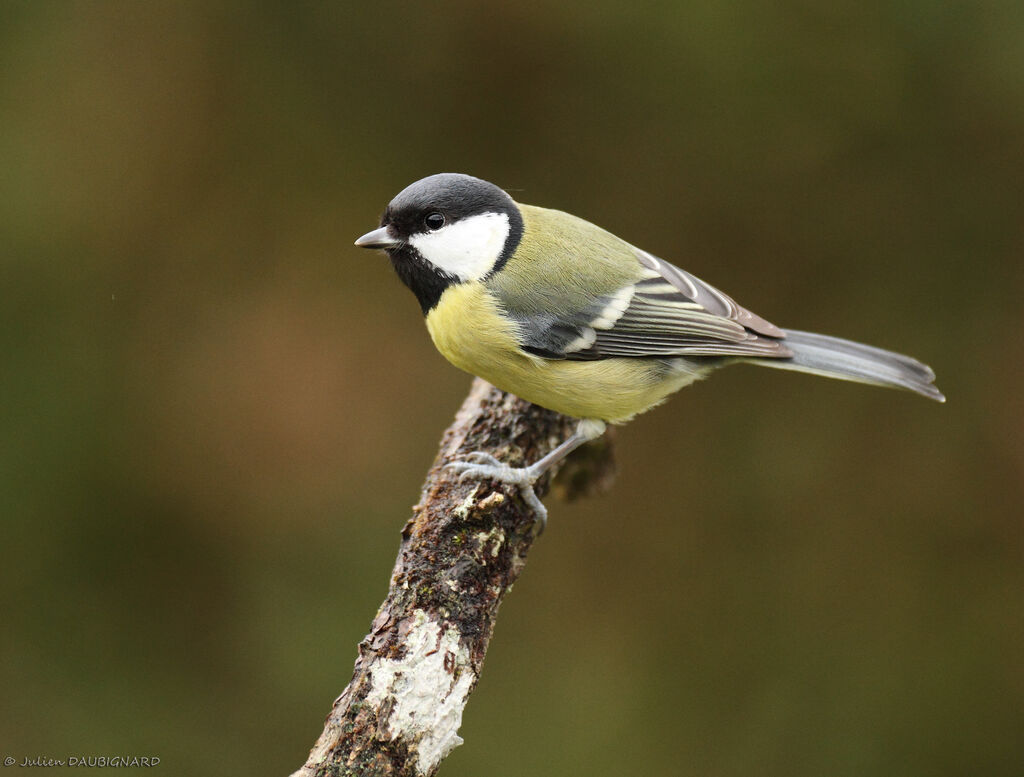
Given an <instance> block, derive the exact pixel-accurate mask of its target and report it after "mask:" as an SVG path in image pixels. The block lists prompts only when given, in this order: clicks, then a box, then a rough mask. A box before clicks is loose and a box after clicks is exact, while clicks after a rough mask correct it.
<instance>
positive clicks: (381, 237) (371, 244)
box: [356, 227, 402, 248]
mask: <svg viewBox="0 0 1024 777" xmlns="http://www.w3.org/2000/svg"><path fill="white" fill-rule="evenodd" d="M401 244H402V241H401V240H396V239H395V238H393V237H391V235H389V234H388V228H387V227H380V228H379V229H375V230H373V232H367V233H366V234H365V235H363V236H362V237H361V238H359V239H358V240H357V241H356V245H357V246H359V247H360V248H394V247H395V246H399V245H401Z"/></svg>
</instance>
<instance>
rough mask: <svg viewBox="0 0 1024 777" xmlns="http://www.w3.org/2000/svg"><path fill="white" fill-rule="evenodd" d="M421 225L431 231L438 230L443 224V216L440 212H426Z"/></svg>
mask: <svg viewBox="0 0 1024 777" xmlns="http://www.w3.org/2000/svg"><path fill="white" fill-rule="evenodd" d="M423 226H425V227H426V228H427V229H429V230H431V231H432V232H433V231H434V230H438V229H440V228H441V227H443V226H444V216H443V215H442V214H440V213H428V214H427V215H426V216H424V217H423Z"/></svg>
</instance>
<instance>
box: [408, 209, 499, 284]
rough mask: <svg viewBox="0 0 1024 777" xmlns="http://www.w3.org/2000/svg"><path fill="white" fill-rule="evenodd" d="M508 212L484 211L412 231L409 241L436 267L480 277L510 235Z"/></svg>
mask: <svg viewBox="0 0 1024 777" xmlns="http://www.w3.org/2000/svg"><path fill="white" fill-rule="evenodd" d="M508 233H509V223H508V216H506V215H505V214H504V213H481V214H479V215H476V216H470V217H469V218H465V219H462V220H461V221H456V222H455V223H454V224H448V225H447V226H444V227H441V229H439V230H437V231H436V232H424V233H422V234H419V235H413V236H412V237H411V238H409V242H410V243H411V244H412V245H413V247H414V248H415V249H416V250H417V251H419V253H420V256H422V257H423V258H424V259H426V260H427V261H428V262H430V263H431V264H432V265H434V266H435V267H437V268H439V269H441V270H444V271H445V272H446V273H448V274H449V275H454V276H455V277H457V278H459V279H460V280H463V281H470V280H479V279H480V278H483V277H484V276H485V275H487V273H489V272H490V271H491V269H492V268H493V267H494V265H495V263H496V262H497V261H498V257H499V256H501V252H502V250H503V249H504V248H505V241H506V240H507V239H508Z"/></svg>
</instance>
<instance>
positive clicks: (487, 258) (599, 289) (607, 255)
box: [355, 173, 945, 529]
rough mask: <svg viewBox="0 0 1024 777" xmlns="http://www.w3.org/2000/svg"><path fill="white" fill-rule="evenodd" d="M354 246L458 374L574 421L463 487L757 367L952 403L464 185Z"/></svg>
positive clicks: (449, 187) (430, 189) (499, 192)
mask: <svg viewBox="0 0 1024 777" xmlns="http://www.w3.org/2000/svg"><path fill="white" fill-rule="evenodd" d="M355 245H357V246H359V247H362V248H368V249H380V250H383V251H384V252H385V253H386V254H387V256H388V257H389V259H390V260H391V264H392V266H393V267H394V270H395V272H396V273H397V275H398V277H399V278H400V279H401V281H402V282H403V283H404V284H405V285H406V286H407V287H408V288H409V289H410V290H411V291H412V293H413V294H414V295H415V297H416V299H417V301H418V302H419V305H420V308H421V309H422V311H423V316H424V319H425V321H426V326H427V331H428V332H429V333H430V337H431V339H432V340H433V342H434V345H435V346H436V348H437V350H438V351H440V352H441V354H442V355H443V356H444V357H445V358H446V359H447V360H448V361H449V362H451V363H452V364H453V365H455V366H456V367H458V368H459V369H462V370H464V371H466V372H468V373H470V374H473V375H477V376H479V377H481V378H483V379H484V380H486V381H488V382H489V383H491V384H492V385H494V386H496V387H498V388H499V389H502V390H503V391H507V392H509V393H512V394H515V395H517V396H519V397H520V398H522V399H525V400H527V401H529V402H532V403H534V404H537V405H540V406H541V407H545V408H548V409H550V410H554V411H557V412H559V413H563V414H565V415H568V416H571V417H573V418H575V419H577V424H576V428H575V431H574V432H573V433H572V434H571V435H570V436H569V437H568V438H567V439H566V440H564V441H563V442H562V443H561V444H560V445H558V446H557V447H556V448H554V450H552V451H551V452H550V453H549V454H547V455H546V456H544V457H542V458H540V459H539V460H537V461H535V462H534V463H533V464H530V465H529V466H524V467H512V466H509V465H508V464H505V463H502V462H501V461H498V460H497V459H496V458H495V457H493V456H491V455H490V454H488V453H485V452H482V451H477V452H473V453H470V454H469V455H468V456H466V457H465V458H464V459H461V460H458V461H455V462H452V463H450V464H449V465H448V466H449V467H450V468H451V469H453V470H454V472H455V473H456V474H457V475H458V476H459V477H460V479H466V478H469V479H475V480H491V481H497V482H500V483H508V484H511V485H514V486H517V487H518V488H519V491H520V493H521V495H522V498H523V500H524V502H525V503H526V504H527V505H528V506H530V507H531V508H532V509H533V511H534V512H535V514H536V515H537V516H538V520H539V522H540V526H541V529H543V527H544V526H545V525H546V522H547V510H546V509H545V507H544V505H543V503H542V502H541V501H540V499H539V498H538V497H537V495H536V492H535V491H534V484H535V483H536V481H537V480H538V478H540V477H541V475H543V474H544V473H545V472H546V471H547V470H548V469H550V468H551V467H552V466H553V465H555V464H557V463H558V462H560V461H561V460H563V459H564V458H565V457H566V456H567V455H569V454H570V453H571V452H572V451H573V450H575V449H576V448H578V447H579V446H581V445H583V444H585V443H587V442H590V441H591V440H594V439H596V438H598V437H600V436H601V435H602V434H603V433H604V432H605V430H606V428H607V425H608V424H622V423H625V422H627V421H629V420H630V419H632V418H633V417H634V416H636V415H638V414H640V413H643V412H645V411H647V410H650V409H651V408H654V407H656V406H657V405H659V404H661V403H662V402H663V401H665V400H666V399H667V398H668V397H669V396H671V395H672V394H674V393H675V392H676V391H678V390H679V389H681V388H683V387H684V386H687V385H689V384H691V383H693V382H694V381H696V380H699V379H701V378H704V377H706V376H707V375H708V374H710V373H711V372H713V371H715V370H717V369H720V368H722V367H726V366H728V365H731V364H737V363H747V364H756V365H760V366H764V367H774V368H779V369H784V370H796V371H799V372H808V373H814V374H816V375H823V376H825V377H829V378H838V379H841V380H850V381H856V382H860V383H869V384H874V385H879V386H889V387H894V388H901V389H906V390H909V391H913V392H916V393H918V394H921V395H923V396H925V397H928V398H929V399H933V400H936V401H938V402H944V401H945V397H944V396H943V395H942V393H941V392H940V391H939V390H938V388H936V386H935V385H934V380H935V373H934V372H933V371H932V369H931V368H930V367H928V366H927V365H925V364H922V363H921V362H919V361H917V360H916V359H913V358H911V357H909V356H904V355H902V354H899V353H895V352H893V351H887V350H884V349H881V348H875V347H873V346H870V345H864V344H862V343H858V342H854V341H851V340H843V339H840V338H838V337H830V336H828V335H822V334H815V333H812V332H802V331H798V330H794V329H782V328H780V327H778V326H776V325H775V324H773V323H771V322H769V321H768V320H766V319H764V318H762V317H761V316H758V315H756V314H755V313H752V312H750V311H749V310H747V309H746V308H744V307H742V306H740V305H739V304H737V303H736V302H735V301H734V300H733V299H732V297H730V296H728V295H727V294H725V293H724V292H721V291H719V290H718V289H716V288H715V287H714V286H712V285H711V284H709V283H706V282H704V281H702V280H700V279H699V278H697V277H696V276H695V275H692V274H691V273H689V272H687V271H686V270H683V269H681V268H679V267H676V266H675V265H673V264H670V263H669V262H667V261H665V260H663V259H660V258H658V257H657V256H655V255H653V254H651V253H648V252H647V251H645V250H643V249H641V248H637V247H636V246H634V245H632V244H630V243H629V242H627V241H625V240H623V239H621V238H619V237H616V236H615V235H613V234H612V233H611V232H608V231H606V230H604V229H602V228H601V227H599V226H597V225H595V224H592V223H590V222H589V221H586V220H584V219H582V218H579V217H577V216H573V215H571V214H569V213H565V212H563V211H559V210H552V209H548V208H542V207H537V206H533V205H525V204H521V203H518V202H516V201H515V200H514V199H513V198H512V197H511V196H510V195H509V194H508V193H507V192H506V191H504V190H503V189H501V188H500V187H499V186H496V185H495V184H493V183H489V182H487V181H484V180H482V179H480V178H475V177H473V176H470V175H465V174H462V173H439V174H436V175H431V176H428V177H426V178H423V179H421V180H418V181H416V182H415V183H412V184H410V185H409V186H407V187H406V188H405V189H403V190H402V191H400V192H399V193H398V194H397V195H396V196H395V197H394V199H392V200H391V202H390V203H389V204H388V206H387V207H386V209H385V210H384V213H383V216H382V217H381V220H380V226H379V227H378V228H377V229H374V230H372V231H370V232H367V233H366V234H365V235H363V236H362V237H360V238H359V239H357V240H356V241H355Z"/></svg>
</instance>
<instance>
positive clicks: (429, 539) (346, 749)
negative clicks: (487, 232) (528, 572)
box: [293, 379, 611, 777]
mask: <svg viewBox="0 0 1024 777" xmlns="http://www.w3.org/2000/svg"><path fill="white" fill-rule="evenodd" d="M575 423H576V422H575V420H574V419H571V418H568V417H566V416H563V415H560V414H558V413H554V412H552V411H549V410H545V409H543V408H540V407H537V406H536V405H532V404H529V403H527V402H524V401H522V400H520V399H518V398H516V397H514V396H512V395H510V394H506V393H504V392H501V391H499V390H498V389H495V388H494V387H493V386H491V385H490V384H488V383H486V382H484V381H482V380H479V379H477V380H476V381H475V382H474V383H473V387H472V389H471V391H470V394H469V396H468V397H467V398H466V401H465V402H464V403H463V405H462V408H461V409H460V410H459V412H458V414H457V415H456V417H455V421H454V423H453V424H452V426H451V427H449V429H448V430H447V431H446V432H445V434H444V437H443V439H442V441H441V447H440V451H439V452H438V455H437V458H436V459H435V461H434V464H433V466H432V467H431V469H430V472H429V473H428V475H427V479H426V482H425V484H424V486H423V494H422V497H421V499H420V501H419V504H417V505H416V506H415V507H414V508H413V515H412V517H411V518H410V519H409V521H408V523H406V525H405V528H404V529H403V530H402V542H401V546H400V548H399V553H398V559H397V561H396V563H395V567H394V570H393V572H392V574H391V585H390V588H389V590H388V594H387V598H386V599H385V600H384V602H383V604H381V606H380V609H379V610H378V612H377V616H376V617H375V618H374V620H373V624H372V626H371V628H370V633H369V634H367V635H366V637H365V638H364V639H363V641H362V642H361V643H360V644H359V656H358V658H357V660H356V665H355V671H354V672H353V675H352V680H351V682H350V683H349V684H348V687H346V688H345V690H344V691H343V692H342V694H341V695H340V696H339V697H338V699H337V700H336V701H335V703H334V708H333V709H332V710H331V713H330V714H329V715H328V717H327V720H326V722H325V726H324V731H323V734H322V735H321V736H320V739H319V740H318V741H317V743H316V745H315V746H314V748H313V750H312V752H311V753H310V756H309V759H308V760H307V762H306V764H305V765H304V766H303V767H302V768H301V769H299V770H298V771H297V772H296V773H295V775H294V776H293V777H313V776H314V775H316V776H318V777H319V776H320V775H360V776H361V777H385V776H386V777H399V776H400V775H402V776H404V775H409V776H410V777H411V776H412V775H429V774H433V773H434V772H436V770H437V766H438V765H439V763H440V761H441V759H442V758H443V757H444V755H445V754H446V753H447V751H448V750H450V749H451V747H454V745H455V744H458V742H460V741H461V740H459V739H458V737H457V736H456V735H455V730H457V727H458V723H459V722H460V721H461V714H462V706H463V705H464V704H465V698H466V697H467V696H468V693H469V691H471V690H472V688H473V686H475V684H476V682H477V679H478V678H479V675H480V672H481V670H482V668H483V662H484V656H485V655H486V653H487V646H488V643H489V642H490V639H491V634H492V633H493V630H494V623H495V619H496V617H497V614H498V608H499V607H500V605H501V602H502V600H503V598H504V597H505V594H506V593H507V592H508V591H509V589H510V588H511V586H512V584H513V583H514V582H515V581H516V579H517V578H518V577H519V574H520V573H521V572H522V569H523V566H524V565H525V563H526V557H527V554H528V553H529V550H530V547H531V546H532V545H533V542H534V540H535V539H536V537H537V532H536V529H537V526H538V524H537V521H536V516H535V515H534V514H533V512H532V511H531V510H530V509H529V508H528V507H527V506H526V505H525V504H524V502H523V501H522V499H521V498H520V496H519V493H518V490H517V489H516V488H515V487H511V486H504V485H496V484H492V483H488V482H478V481H465V482H459V480H458V479H457V478H456V476H454V475H453V474H452V473H451V471H450V470H446V469H445V465H446V464H448V463H449V462H451V461H454V460H457V459H459V458H461V457H464V456H465V455H466V454H467V453H470V452H473V451H486V452H488V453H490V454H492V455H494V456H495V457H497V458H498V459H499V460H501V461H503V462H506V463H508V464H510V465H513V466H522V465H525V464H529V463H531V462H533V461H536V460H537V459H539V458H541V457H542V456H544V455H545V454H547V453H548V452H549V451H551V450H552V449H553V448H554V447H555V446H557V445H558V444H559V443H560V442H561V441H562V440H564V439H566V438H567V437H568V436H569V435H570V434H571V433H572V431H573V429H574V427H575ZM588 449H589V450H588ZM595 449H596V450H597V451H598V453H597V454H596V455H595ZM580 453H581V454H582V455H581V456H575V457H572V458H571V459H570V466H569V467H567V474H568V473H569V471H570V470H571V472H572V479H571V485H569V486H568V487H567V488H566V489H565V491H566V492H567V493H569V494H576V493H578V492H580V491H587V490H590V489H589V488H588V487H587V485H586V484H588V483H590V484H593V483H597V484H599V485H601V484H605V483H607V482H608V480H609V479H610V471H611V455H610V447H609V446H608V445H607V443H603V444H602V443H599V444H598V446H586V447H585V448H584V449H581V451H580ZM547 489H548V476H545V477H544V478H542V479H541V481H540V482H538V484H537V487H536V491H537V494H538V496H541V497H542V496H543V495H544V493H545V492H546V491H547ZM425 621H429V622H430V623H431V624H433V626H432V628H434V631H433V632H431V633H432V634H437V635H441V634H444V635H445V636H446V638H447V637H448V636H449V635H457V639H456V640H455V643H456V644H457V645H458V648H457V649H455V648H453V647H451V644H452V643H451V642H448V643H446V644H448V645H449V648H446V650H448V653H446V654H445V655H444V656H443V664H441V666H443V671H444V672H447V673H448V674H450V675H451V677H450V680H451V682H450V683H448V682H447V678H446V677H444V676H443V675H442V680H443V682H442V683H441V684H440V685H439V686H438V691H439V692H438V693H437V694H436V695H437V699H436V705H442V704H445V703H447V704H448V708H447V710H446V715H447V718H444V721H445V722H444V723H443V724H441V723H438V724H437V725H436V726H435V728H443V727H444V726H449V727H451V726H454V727H453V728H451V730H450V731H447V732H441V735H443V736H446V737H447V738H446V739H444V740H443V741H442V740H437V739H436V738H433V739H432V737H435V735H438V732H437V731H432V730H431V726H433V725H434V724H433V723H429V722H427V721H428V720H429V719H431V714H432V712H433V710H431V709H429V707H430V706H431V705H432V704H434V703H435V701H434V700H433V699H431V698H429V697H430V694H429V693H428V694H426V696H427V698H423V696H424V694H423V692H422V688H421V689H420V691H419V697H418V698H417V701H416V703H417V704H418V705H421V706H419V707H417V709H416V711H415V712H414V713H413V714H412V718H410V717H408V716H406V717H405V718H403V720H404V723H403V722H401V721H399V720H398V713H397V710H398V708H399V707H400V706H401V705H402V704H404V703H405V702H406V701H407V700H403V699H401V698H398V697H399V696H400V695H401V693H400V692H398V691H395V692H393V693H392V692H391V691H389V690H388V689H384V690H383V691H382V689H381V687H379V684H380V682H381V678H382V677H384V676H385V674H386V673H388V672H390V673H391V675H389V676H394V674H395V671H396V670H395V668H396V667H398V675H399V676H400V675H401V673H402V672H403V671H405V672H410V673H415V672H417V671H424V672H426V671H427V669H426V668H423V669H422V670H421V669H419V668H418V667H421V666H422V667H425V666H426V661H427V660H429V659H424V660H423V661H422V662H420V663H418V664H417V663H415V657H414V656H413V655H412V653H411V650H412V648H411V647H410V645H409V644H408V641H409V640H410V634H411V632H412V631H413V630H414V629H417V628H419V625H421V624H423V623H424V622H425ZM452 639H454V637H453V638H452ZM440 644H441V637H440V636H438V645H439V646H440ZM438 649H440V648H438ZM429 652H430V651H428V654H429ZM404 660H408V662H409V663H408V664H403V663H402V662H403V661H404ZM433 666H434V669H435V670H436V668H437V666H438V664H436V663H435V664H434V665H433ZM375 671H376V672H377V681H376V682H377V684H378V687H375V686H374V682H375V681H374V672H375ZM435 673H436V672H435ZM405 680H406V684H408V683H409V682H412V681H414V680H415V678H405ZM395 687H398V686H395ZM456 687H458V688H461V689H462V690H461V692H460V693H459V694H458V695H457V698H456V699H455V700H454V702H453V701H452V700H451V699H450V698H449V696H450V694H451V692H452V689H454V688H456ZM453 705H454V706H455V707H457V709H454V710H453V709H452V707H453ZM452 714H454V715H455V717H454V718H452ZM417 715H418V718H417V717H416V716H417ZM410 720H411V721H412V723H410ZM453 720H454V723H453ZM417 725H421V726H422V728H417ZM439 741H440V744H439ZM428 742H429V746H428ZM446 743H447V744H446ZM428 751H429V752H428Z"/></svg>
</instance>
